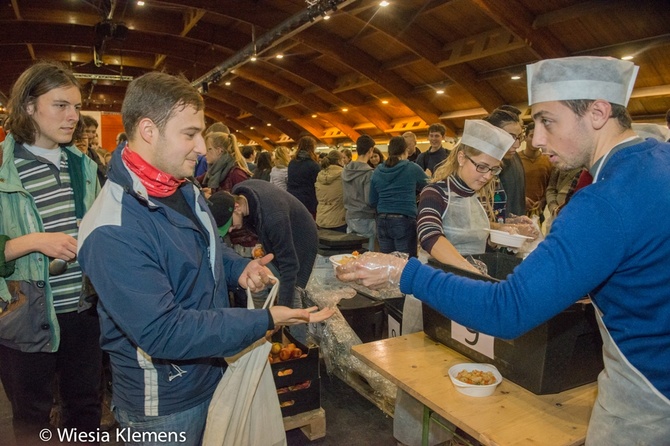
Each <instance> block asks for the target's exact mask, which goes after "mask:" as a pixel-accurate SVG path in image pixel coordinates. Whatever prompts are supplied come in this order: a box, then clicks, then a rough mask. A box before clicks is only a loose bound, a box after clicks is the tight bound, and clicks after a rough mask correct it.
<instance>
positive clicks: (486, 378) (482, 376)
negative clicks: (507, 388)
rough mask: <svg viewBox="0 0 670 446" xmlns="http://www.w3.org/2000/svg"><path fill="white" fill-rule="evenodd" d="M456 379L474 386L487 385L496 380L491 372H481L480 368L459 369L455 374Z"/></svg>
mask: <svg viewBox="0 0 670 446" xmlns="http://www.w3.org/2000/svg"><path fill="white" fill-rule="evenodd" d="M456 379H458V380H459V381H462V382H464V383H466V384H472V385H475V386H488V385H489V384H495V383H496V381H497V380H496V377H495V376H493V373H491V372H483V371H481V370H472V371H467V370H461V371H460V372H458V375H456Z"/></svg>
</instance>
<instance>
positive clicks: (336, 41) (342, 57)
mask: <svg viewBox="0 0 670 446" xmlns="http://www.w3.org/2000/svg"><path fill="white" fill-rule="evenodd" d="M294 38H296V39H300V40H301V41H302V43H303V44H305V45H307V46H311V47H312V48H314V49H316V50H317V51H320V52H322V53H327V54H328V55H329V56H331V57H333V58H335V59H336V60H338V61H339V62H341V63H343V64H345V65H346V66H348V67H350V68H351V69H353V70H356V71H358V72H359V73H361V74H362V75H364V76H366V77H367V78H369V79H370V80H372V81H373V82H375V83H376V84H378V85H380V86H381V87H382V88H384V89H385V90H386V91H388V92H389V93H391V94H392V95H394V96H396V97H397V98H398V99H399V100H400V101H401V102H403V103H404V104H405V105H407V107H408V108H409V109H410V110H413V111H414V112H415V113H416V114H417V115H419V116H421V117H422V119H424V120H426V121H429V122H437V119H438V118H439V113H438V111H437V109H435V107H433V105H432V104H430V103H429V102H428V101H425V100H422V99H420V98H416V97H414V96H412V86H411V85H410V84H409V83H407V82H406V81H405V80H404V79H402V78H401V77H400V76H398V75H396V74H395V73H393V72H390V71H381V70H380V69H379V68H380V67H379V65H380V64H379V63H378V62H375V61H374V60H372V59H371V58H370V56H369V55H367V54H366V53H364V52H363V51H361V50H359V49H357V48H355V47H353V46H349V45H346V44H345V43H344V42H343V41H342V39H340V38H339V37H337V36H336V35H333V34H329V33H325V32H317V31H316V30H314V29H313V28H310V29H307V30H305V31H303V32H302V33H301V34H300V35H298V36H295V37H294Z"/></svg>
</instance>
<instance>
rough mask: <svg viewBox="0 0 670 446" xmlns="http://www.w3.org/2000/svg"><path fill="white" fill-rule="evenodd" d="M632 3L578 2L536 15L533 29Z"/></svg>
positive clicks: (608, 0) (616, 0) (622, 0)
mask: <svg viewBox="0 0 670 446" xmlns="http://www.w3.org/2000/svg"><path fill="white" fill-rule="evenodd" d="M627 5H630V1H629V0H592V1H588V2H582V3H577V4H576V5H571V6H568V7H566V8H562V9H557V10H555V11H551V12H547V13H545V14H542V15H539V16H537V17H535V20H533V29H540V28H546V27H547V26H551V25H555V24H557V23H563V22H567V21H569V20H576V19H580V18H582V17H584V16H587V15H591V14H604V13H606V12H607V11H608V10H612V9H615V8H621V7H622V6H627Z"/></svg>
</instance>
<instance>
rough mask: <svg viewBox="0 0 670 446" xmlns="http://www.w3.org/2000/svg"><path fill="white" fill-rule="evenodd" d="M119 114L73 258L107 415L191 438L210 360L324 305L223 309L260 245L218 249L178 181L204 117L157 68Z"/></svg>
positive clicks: (203, 409) (188, 186) (191, 191)
mask: <svg viewBox="0 0 670 446" xmlns="http://www.w3.org/2000/svg"><path fill="white" fill-rule="evenodd" d="M122 115H123V125H124V128H125V131H126V133H127V135H128V145H127V146H126V147H125V148H123V150H122V151H116V152H115V153H114V155H113V157H112V167H111V170H110V173H109V177H108V181H107V183H106V184H105V186H104V188H103V189H102V191H101V193H100V196H99V197H98V199H97V200H96V202H95V203H94V205H93V208H92V209H91V211H90V212H89V213H88V214H87V215H86V218H85V219H84V221H83V222H82V225H81V231H80V245H79V251H78V256H79V261H80V263H81V265H82V268H83V269H84V271H85V272H86V273H87V274H88V275H89V276H90V277H91V280H92V281H93V283H94V285H95V286H96V289H97V291H98V294H99V296H100V301H99V307H98V311H99V314H100V325H101V344H102V348H103V349H104V350H105V351H108V352H109V355H110V360H111V366H112V376H113V404H114V406H115V416H116V419H117V420H118V421H119V424H120V425H121V427H122V428H131V429H132V431H133V432H134V433H135V434H138V433H139V435H140V436H141V438H155V435H161V436H165V435H168V434H172V437H168V438H172V440H173V441H175V442H179V444H186V445H196V444H199V443H200V441H201V437H202V433H203V430H204V425H205V421H206V418H207V408H208V406H209V402H210V400H211V398H212V395H213V393H214V389H215V388H216V386H217V383H218V382H219V380H220V379H221V376H222V373H223V371H224V368H225V366H226V365H225V362H224V361H223V360H222V359H219V358H223V357H225V356H231V355H234V354H236V353H238V352H240V351H241V350H242V349H244V348H245V347H247V346H248V345H250V344H251V343H253V342H254V341H256V340H257V339H259V338H261V337H262V336H264V335H265V333H266V331H267V330H271V329H273V328H274V327H275V325H292V324H298V323H306V322H308V321H318V320H322V319H324V318H325V317H328V316H330V315H331V314H332V310H328V309H326V310H322V311H321V312H319V313H314V314H311V315H310V312H311V311H314V310H315V308H311V309H289V308H287V307H281V306H275V307H272V308H270V309H269V310H247V309H242V308H229V300H228V289H229V288H234V287H238V286H239V287H243V288H247V287H249V288H250V289H251V290H252V291H256V290H260V289H262V288H264V287H265V286H266V285H267V284H268V283H269V282H270V279H269V277H268V274H269V270H268V269H267V268H266V266H265V265H266V264H267V263H268V262H269V261H270V260H272V255H267V256H265V257H263V258H262V259H259V260H253V261H251V260H248V259H243V258H241V257H239V256H238V255H237V254H235V253H234V252H233V251H232V250H231V249H229V248H227V247H225V246H224V245H223V243H222V242H221V240H220V238H219V237H218V236H217V235H218V234H217V230H216V227H215V225H214V221H213V218H212V215H211V214H210V212H209V210H208V208H207V203H206V201H205V199H204V197H203V196H202V194H201V193H200V189H199V188H198V187H197V186H196V185H195V184H193V183H192V182H191V181H189V180H188V179H187V178H189V177H191V176H192V175H193V172H194V169H195V166H196V163H197V158H198V155H201V154H204V153H205V141H204V138H203V136H202V132H203V130H204V129H205V119H204V102H203V99H202V97H201V96H200V95H199V94H198V92H197V91H196V90H195V89H194V88H193V87H192V86H191V85H190V84H189V83H188V81H186V79H183V78H177V77H173V76H170V75H168V74H165V73H157V72H153V73H148V74H145V75H143V76H141V77H139V78H137V79H135V80H134V81H133V82H131V83H130V85H129V86H128V90H127V92H126V97H125V99H124V102H123V106H122ZM145 434H154V437H152V436H151V435H148V436H145ZM161 438H162V437H161ZM145 441H146V440H145Z"/></svg>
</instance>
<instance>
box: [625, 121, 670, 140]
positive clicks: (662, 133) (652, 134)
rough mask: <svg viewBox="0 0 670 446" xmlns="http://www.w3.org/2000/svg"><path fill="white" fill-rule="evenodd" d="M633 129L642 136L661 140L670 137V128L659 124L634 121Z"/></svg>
mask: <svg viewBox="0 0 670 446" xmlns="http://www.w3.org/2000/svg"><path fill="white" fill-rule="evenodd" d="M633 131H634V132H635V133H637V134H638V135H639V136H640V137H641V138H644V139H647V138H652V139H655V140H657V141H660V142H666V141H667V140H668V139H670V129H668V128H667V127H665V126H662V125H659V124H646V123H633Z"/></svg>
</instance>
